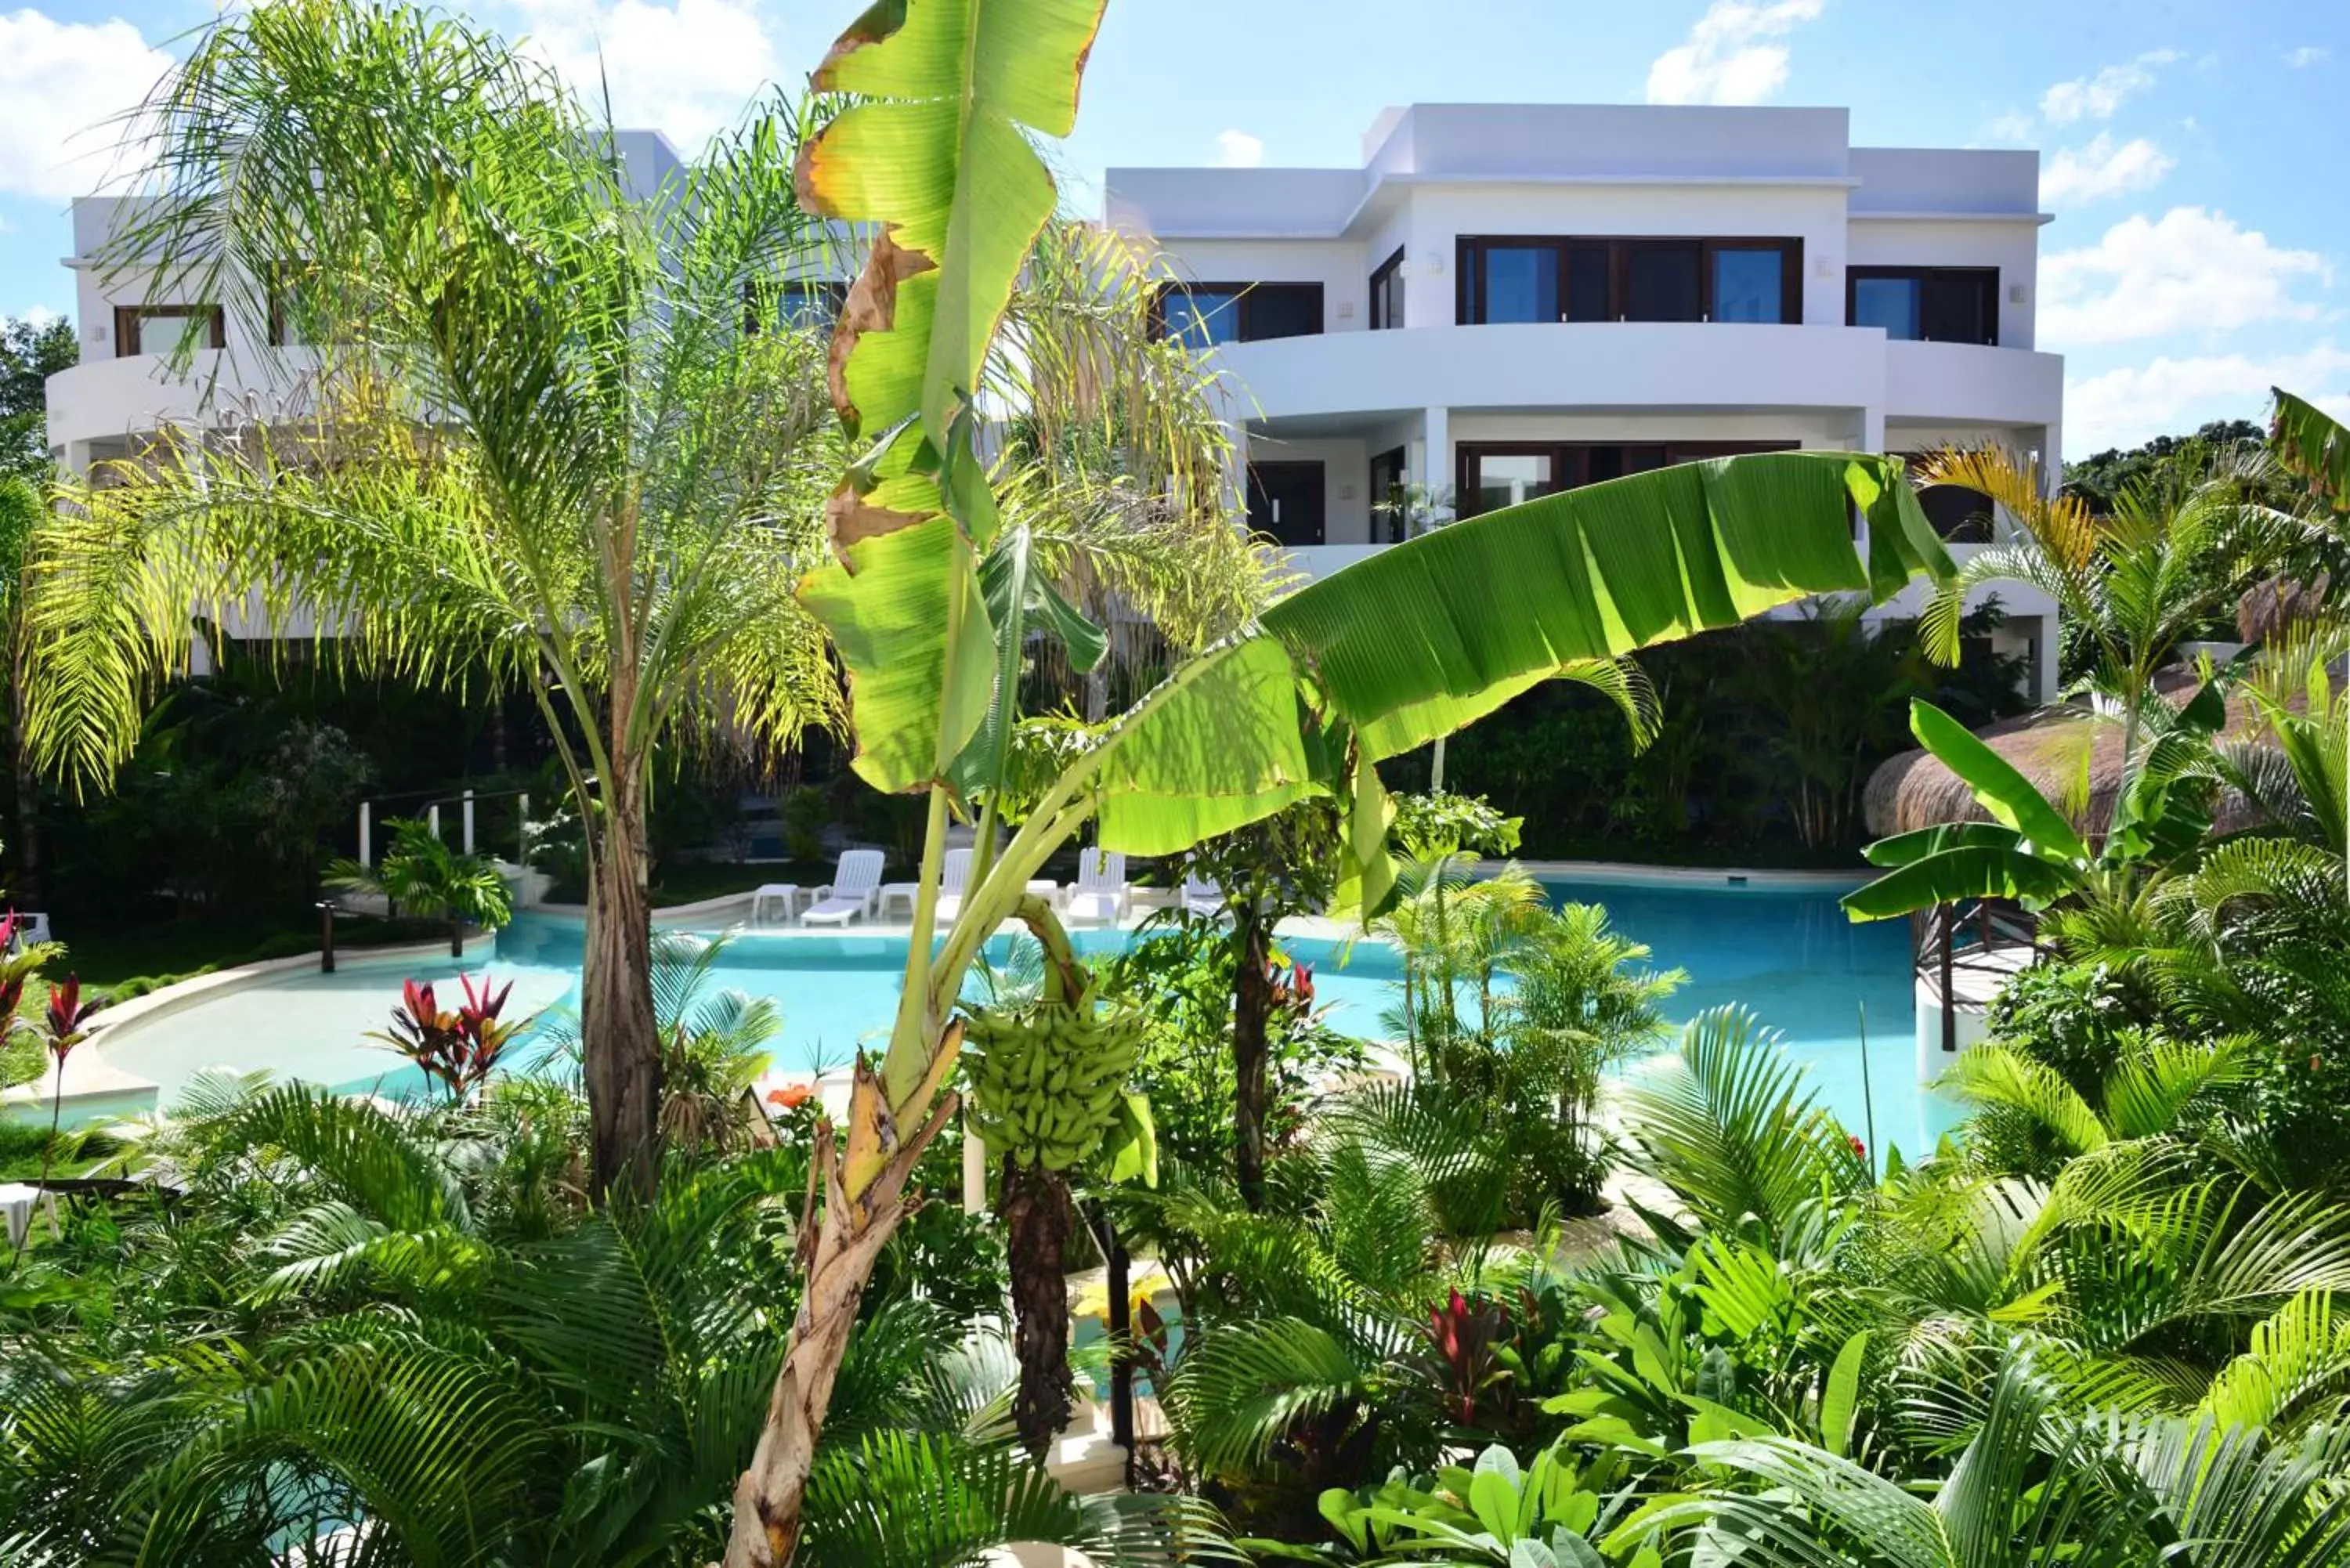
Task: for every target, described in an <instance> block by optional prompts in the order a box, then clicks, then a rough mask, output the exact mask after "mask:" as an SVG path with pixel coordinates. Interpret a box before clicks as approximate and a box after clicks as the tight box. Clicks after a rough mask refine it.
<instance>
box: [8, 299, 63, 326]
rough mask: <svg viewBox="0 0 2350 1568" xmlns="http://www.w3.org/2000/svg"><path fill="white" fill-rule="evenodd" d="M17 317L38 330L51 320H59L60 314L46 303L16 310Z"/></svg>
mask: <svg viewBox="0 0 2350 1568" xmlns="http://www.w3.org/2000/svg"><path fill="white" fill-rule="evenodd" d="M16 319H17V320H19V321H21V322H23V323H24V324H25V325H26V326H27V327H31V328H32V329H33V330H34V331H36V332H38V331H39V330H40V329H41V328H43V327H47V325H48V324H49V323H50V322H52V321H56V320H57V319H58V316H57V312H56V311H54V310H51V309H50V308H49V307H48V306H46V305H28V306H25V308H24V309H22V310H20V311H18V312H16Z"/></svg>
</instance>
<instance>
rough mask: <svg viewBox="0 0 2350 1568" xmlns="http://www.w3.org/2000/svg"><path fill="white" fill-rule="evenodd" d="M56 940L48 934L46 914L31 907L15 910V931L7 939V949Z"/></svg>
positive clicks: (12, 950) (13, 949) (11, 949)
mask: <svg viewBox="0 0 2350 1568" xmlns="http://www.w3.org/2000/svg"><path fill="white" fill-rule="evenodd" d="M54 940H57V939H55V938H54V937H52V936H50V935H49V918H48V916H47V915H44V914H41V913H39V912H37V911H36V910H33V909H19V910H17V911H16V932H15V934H14V935H12V936H10V937H9V939H8V950H9V951H10V952H15V951H16V950H18V949H19V948H29V947H37V946H39V945H40V944H41V943H43V942H47V941H54Z"/></svg>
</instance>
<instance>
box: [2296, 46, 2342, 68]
mask: <svg viewBox="0 0 2350 1568" xmlns="http://www.w3.org/2000/svg"><path fill="white" fill-rule="evenodd" d="M2333 57H2334V51H2333V50H2331V49H2329V48H2327V47H2325V46H2324V45H2323V44H2303V45H2302V47H2299V48H2297V49H2287V50H2286V51H2285V53H2284V63H2285V64H2286V65H2289V66H2291V67H2293V69H2294V70H2297V71H2299V70H2306V69H2308V68H2309V67H2311V66H2322V65H2324V63H2325V62H2326V61H2327V60H2329V59H2331V58H2333Z"/></svg>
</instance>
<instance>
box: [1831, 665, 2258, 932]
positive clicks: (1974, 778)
mask: <svg viewBox="0 0 2350 1568" xmlns="http://www.w3.org/2000/svg"><path fill="white" fill-rule="evenodd" d="M2226 719H2227V705H2226V702H2225V700H2224V699H2223V698H2222V697H2221V696H2220V691H2219V688H2218V687H2217V686H2216V685H2212V684H2206V685H2205V686H2204V687H2203V688H2202V689H2201V690H2200V691H2198V692H2197V693H2196V695H2195V696H2194V697H2193V698H2192V699H2191V700H2190V701H2189V702H2188V703H2187V705H2186V707H2185V708H2183V709H2182V710H2180V711H2178V713H2177V714H2176V715H2175V716H2173V717H2171V718H2170V719H2169V720H2168V722H2167V723H2166V727H2165V730H2164V732H2163V733H2162V735H2161V737H2160V738H2159V739H2158V741H2157V742H2155V743H2154V744H2153V745H2151V746H2149V747H2147V749H2146V750H2145V751H2144V752H2143V753H2139V754H2138V755H2137V756H2136V757H2133V758H2131V759H2130V760H2129V763H2128V766H2129V774H2128V776H2127V778H2126V779H2125V780H2124V782H2123V785H2122V789H2121V792H2120V794H2119V795H2118V796H2117V797H2116V800H2115V802H2114V814H2113V821H2112V823H2111V825H2110V826H2108V827H2107V829H2106V836H2105V837H2104V839H2103V841H2102V842H2100V843H2098V844H2096V845H2094V846H2093V845H2092V844H2091V843H2090V842H2089V841H2088V839H2087V838H2085V837H2084V836H2083V835H2082V833H2081V831H2080V830H2079V829H2078V828H2076V827H2074V826H2073V823H2072V821H2071V820H2070V819H2069V818H2068V817H2067V816H2066V815H2065V814H2064V812H2063V811H2062V810H2060V809H2059V808H2058V807H2057V805H2055V803H2054V802H2052V801H2051V800H2049V799H2048V797H2047V796H2046V795H2044V794H2041V793H2040V789H2039V787H2038V786H2037V785H2035V784H2033V782H2032V781H2031V780H2030V779H2028V778H2026V777H2024V775H2023V774H2022V772H2021V771H2019V770H2018V769H2017V768H2016V766H2015V765H2014V764H2013V763H2010V762H2009V761H2008V760H2007V759H2006V758H2005V757H2002V756H2001V755H2000V754H1999V753H1997V752H1995V751H1993V750H1992V749H1991V747H1990V746H1989V745H1987V744H1985V743H1984V742H1982V740H1981V739H1980V738H1979V737H1978V736H1976V735H1975V734H1974V733H1973V732H1971V731H1970V730H1969V729H1968V728H1967V727H1966V726H1965V725H1964V724H1961V723H1960V722H1958V721H1957V720H1956V719H1953V718H1951V717H1950V715H1949V714H1948V713H1945V712H1943V711H1941V710H1940V709H1939V708H1937V707H1935V706H1934V705H1933V704H1932V703H1931V702H1929V701H1925V700H1924V699H1922V698H1920V699H1918V700H1917V701H1913V702H1911V703H1910V705H1909V729H1910V732H1911V733H1912V734H1914V735H1916V736H1917V737H1918V744H1920V745H1922V746H1924V747H1925V748H1926V750H1927V751H1929V753H1932V754H1933V755H1934V757H1935V759H1936V760H1937V761H1939V762H1940V763H1942V765H1943V766H1945V767H1947V768H1949V769H1950V771H1951V772H1952V773H1954V774H1957V775H1958V776H1959V778H1960V782H1962V783H1963V784H1966V786H1967V788H1968V790H1969V791H1970V792H1971V793H1972V794H1973V795H1974V797H1975V801H1976V803H1977V804H1978V805H1981V807H1982V808H1983V810H1984V811H1986V812H1988V813H1989V814H1990V815H1991V821H1989V822H1958V823H1944V824H1941V825H1939V826H1934V827H1921V828H1917V829H1915V830H1913V831H1911V832H1908V833H1899V834H1896V835H1894V836H1892V837H1890V838H1880V839H1878V840H1877V842H1876V843H1874V844H1872V845H1870V846H1868V848H1867V849H1866V851H1865V854H1866V857H1867V859H1868V862H1869V864H1870V865H1872V866H1881V867H1885V868H1886V870H1885V875H1884V876H1882V877H1877V879H1876V880H1875V881H1873V882H1870V883H1869V884H1868V885H1867V886H1866V887H1864V888H1858V889H1856V890H1855V891H1854V892H1851V893H1848V894H1846V896H1845V898H1844V909H1845V913H1846V914H1847V915H1849V916H1850V917H1851V918H1852V919H1854V920H1855V921H1862V920H1883V919H1891V918H1892V917H1894V916H1897V915H1907V914H1910V913H1913V912H1915V911H1916V910H1918V909H1930V908H1932V907H1933V906H1935V905H1937V904H1954V903H1958V902H1960V901H1962V900H1965V899H1968V898H2013V899H2016V900H2018V901H2019V902H2021V903H2022V904H2023V905H2024V907H2025V908H2027V909H2047V908H2049V907H2050V906H2052V905H2054V904H2058V903H2061V902H2063V901H2064V900H2066V899H2071V898H2080V897H2083V896H2085V895H2089V894H2093V893H2099V892H2125V891H2126V890H2127V889H2128V888H2131V887H2133V886H2135V885H2136V884H2137V882H2138V881H2139V880H2141V879H2142V878H2144V877H2147V876H2148V875H2152V874H2158V873H2160V872H2163V871H2165V870H2168V868H2170V867H2174V866H2176V865H2178V864H2179V863H2180V862H2182V861H2184V860H2186V859H2187V858H2189V857H2191V856H2192V855H2193V854H2194V852H2195V851H2196V849H2197V848H2198V847H2199V846H2200V845H2201V844H2202V842H2203V836H2204V835H2205V834H2206V833H2207V832H2209V831H2210V826H2211V818H2210V815H2209V814H2208V813H2206V812H2205V811H2204V810H2203V808H2202V805H2201V803H2200V801H2199V799H2198V798H2197V795H2196V793H2195V790H2194V788H2193V787H2192V784H2193V782H2194V780H2195V779H2196V778H2197V777H2199V775H2200V774H2201V773H2202V771H2203V770H2202V764H2203V763H2204V762H2205V761H2206V760H2207V759H2208V756H2209V752H2210V738H2211V736H2212V735H2213V734H2214V733H2216V732H2218V731H2219V729H2220V726H2221V724H2223V723H2224V722H2226Z"/></svg>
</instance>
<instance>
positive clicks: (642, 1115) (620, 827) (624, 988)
mask: <svg viewBox="0 0 2350 1568" xmlns="http://www.w3.org/2000/svg"><path fill="white" fill-rule="evenodd" d="M616 761H617V759H616ZM615 771H616V772H617V773H619V777H618V778H616V779H612V780H608V781H606V785H605V790H604V799H603V810H602V820H601V822H600V823H599V824H598V825H597V826H598V831H597V835H596V837H597V843H596V854H595V856H594V857H593V864H592V865H591V866H590V867H589V868H588V873H589V884H588V898H587V951H586V955H585V958H584V961H583V962H582V965H581V971H580V976H579V1038H580V1046H581V1058H582V1061H581V1066H582V1070H583V1072H584V1075H585V1076H586V1078H587V1116H588V1123H589V1152H590V1156H591V1160H592V1166H593V1173H594V1176H593V1179H594V1183H595V1188H596V1191H597V1194H598V1196H599V1197H600V1196H602V1195H605V1194H608V1193H609V1192H610V1191H612V1190H613V1189H615V1188H624V1189H628V1190H629V1191H631V1192H633V1193H635V1194H636V1195H638V1196H639V1197H643V1196H647V1195H649V1194H650V1192H651V1191H652V1189H653V1174H654V1169H653V1156H654V1150H655V1139H656V1137H657V1136H658V1131H659V1124H660V1033H659V1031H658V1029H657V1028H656V1026H655V1024H654V1022H653V992H652V951H651V949H652V916H651V906H650V900H649V898H647V896H646V892H645V870H646V853H645V809H644V790H643V783H642V777H641V773H640V770H639V768H638V767H637V766H636V765H635V764H634V763H633V760H631V761H630V762H629V763H624V764H621V765H620V766H619V767H617V768H616V769H615Z"/></svg>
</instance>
